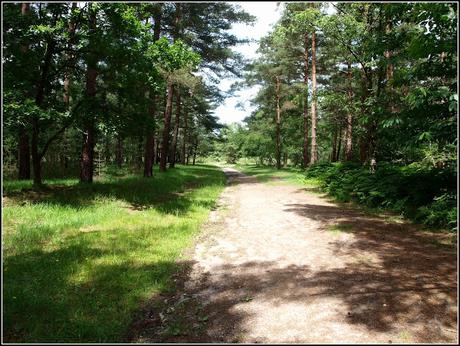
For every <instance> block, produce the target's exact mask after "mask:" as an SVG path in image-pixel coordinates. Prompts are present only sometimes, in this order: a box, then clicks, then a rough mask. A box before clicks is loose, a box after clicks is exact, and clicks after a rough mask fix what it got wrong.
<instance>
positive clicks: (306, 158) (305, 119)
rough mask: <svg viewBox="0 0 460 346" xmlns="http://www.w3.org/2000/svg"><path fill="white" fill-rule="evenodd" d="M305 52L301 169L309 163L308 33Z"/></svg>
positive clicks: (305, 36) (305, 37) (306, 34)
mask: <svg viewBox="0 0 460 346" xmlns="http://www.w3.org/2000/svg"><path fill="white" fill-rule="evenodd" d="M304 39H305V48H304V49H305V50H304V56H303V57H304V77H303V84H304V88H305V97H304V104H303V151H302V159H303V160H302V167H303V168H306V167H307V166H308V162H309V155H308V154H309V153H308V33H305V35H304Z"/></svg>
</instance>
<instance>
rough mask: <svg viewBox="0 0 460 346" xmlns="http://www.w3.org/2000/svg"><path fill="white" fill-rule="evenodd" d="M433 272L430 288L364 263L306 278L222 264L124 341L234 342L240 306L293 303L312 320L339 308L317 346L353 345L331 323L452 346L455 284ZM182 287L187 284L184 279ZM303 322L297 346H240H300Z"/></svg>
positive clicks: (241, 329)
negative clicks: (334, 303) (333, 305)
mask: <svg viewBox="0 0 460 346" xmlns="http://www.w3.org/2000/svg"><path fill="white" fill-rule="evenodd" d="M437 269H438V270H439V273H438V275H437V279H438V280H437V281H435V280H433V279H434V278H433V277H432V276H430V274H428V273H425V272H420V273H418V275H417V276H415V277H410V276H407V274H408V273H406V272H405V271H404V270H391V271H387V270H385V268H381V267H379V266H374V265H370V264H350V265H348V266H347V267H346V268H341V269H334V270H325V271H313V270H312V269H311V268H310V267H309V266H306V265H304V266H297V265H290V266H287V267H284V268H278V267H277V265H276V263H274V262H269V261H267V262H248V263H245V264H242V265H237V266H232V265H224V266H220V267H216V268H215V271H213V276H212V277H211V276H210V275H208V274H209V273H208V274H203V275H202V276H200V277H199V278H194V279H193V281H194V282H195V283H196V286H193V288H192V289H181V290H179V291H178V292H177V293H176V294H175V295H174V296H172V295H171V296H163V297H162V299H164V301H165V302H166V304H165V305H163V308H159V307H158V306H157V307H155V308H150V309H149V308H145V309H144V311H143V313H142V314H140V315H139V316H138V319H137V320H136V321H135V322H134V324H133V326H132V327H131V333H130V338H129V339H127V341H130V342H240V341H241V340H242V338H243V337H244V336H245V335H246V334H247V333H248V327H250V326H251V323H250V322H249V321H251V320H252V318H253V317H254V316H253V315H252V314H251V313H250V312H248V311H251V310H250V309H239V308H238V307H241V306H242V305H244V304H260V305H261V307H269V308H273V307H277V306H283V305H286V304H289V303H290V302H292V303H295V304H297V306H304V307H305V314H307V315H308V314H310V315H313V316H314V315H315V314H317V315H319V314H321V313H324V310H323V309H324V306H325V305H323V304H326V305H327V303H328V302H329V301H330V299H336V300H339V301H341V302H342V304H343V309H339V311H336V313H335V314H333V315H332V316H331V317H330V318H329V319H328V320H327V321H323V322H322V324H321V325H320V326H319V328H324V333H325V334H324V335H325V339H324V340H315V341H316V342H334V340H335V341H338V340H341V341H343V342H350V341H353V340H348V339H347V335H346V334H344V335H341V334H340V331H339V332H338V334H337V331H335V330H334V328H332V326H333V325H334V323H335V324H337V323H342V324H345V325H346V324H354V325H360V326H362V327H365V328H366V329H367V330H368V331H369V333H373V334H371V335H381V336H380V338H381V337H382V336H383V337H387V336H386V335H388V340H391V335H390V334H389V333H390V332H392V331H394V330H398V329H397V327H400V328H401V326H402V328H403V329H404V328H408V329H409V332H410V333H412V334H411V337H412V338H413V340H415V341H416V342H452V340H453V338H454V335H452V334H451V333H452V331H456V311H455V309H454V308H453V307H454V306H455V292H456V285H455V281H449V280H446V279H445V278H444V279H442V275H445V274H447V273H448V272H450V271H451V270H452V268H451V267H450V265H449V264H444V265H441V264H439V265H438V268H437ZM216 274H217V275H216ZM216 278H218V279H216ZM183 280H185V281H186V282H187V281H190V280H191V278H190V277H188V276H185V277H183ZM446 296H448V297H449V299H451V300H449V299H446ZM259 310H260V309H259ZM160 316H163V319H162V318H160ZM313 320H314V318H313ZM275 322H276V319H275ZM308 323H309V320H308V319H307V320H306V324H305V335H302V334H301V335H300V338H299V339H293V340H282V339H280V340H272V339H267V338H265V337H264V335H260V336H258V337H252V338H249V339H245V342H270V343H271V342H302V341H303V342H305V341H306V340H307V341H308V333H307V330H309V328H311V327H312V326H313V325H311V326H310V325H309V324H308ZM171 326H173V327H171ZM274 327H275V326H274ZM281 327H283V326H281ZM287 327H288V326H284V328H287ZM315 327H318V325H315ZM412 327H415V328H412ZM174 328H176V329H174ZM411 329H413V330H411ZM399 330H400V329H399ZM302 337H304V338H303V339H302ZM334 337H335V339H334ZM354 341H356V340H354ZM364 341H365V340H361V342H364ZM371 341H372V340H371ZM374 341H375V340H374ZM310 342H311V340H310Z"/></svg>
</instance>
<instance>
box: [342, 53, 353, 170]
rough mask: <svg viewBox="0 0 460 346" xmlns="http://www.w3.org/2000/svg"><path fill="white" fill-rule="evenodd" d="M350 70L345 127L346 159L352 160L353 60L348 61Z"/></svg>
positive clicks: (348, 74) (348, 72)
mask: <svg viewBox="0 0 460 346" xmlns="http://www.w3.org/2000/svg"><path fill="white" fill-rule="evenodd" d="M347 65H348V71H347V78H348V90H347V96H348V103H349V110H348V114H347V122H346V127H345V153H344V156H345V161H351V160H352V159H353V112H352V110H351V104H352V102H353V89H352V84H351V82H352V75H351V62H350V61H348V62H347Z"/></svg>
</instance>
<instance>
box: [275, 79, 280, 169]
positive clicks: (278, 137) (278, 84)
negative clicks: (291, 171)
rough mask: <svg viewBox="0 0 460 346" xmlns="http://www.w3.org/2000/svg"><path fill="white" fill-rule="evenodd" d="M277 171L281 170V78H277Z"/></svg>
mask: <svg viewBox="0 0 460 346" xmlns="http://www.w3.org/2000/svg"><path fill="white" fill-rule="evenodd" d="M275 79H276V89H275V90H276V94H275V98H276V118H275V123H276V135H275V136H276V138H275V141H276V169H281V109H280V87H281V81H280V77H279V76H276V77H275Z"/></svg>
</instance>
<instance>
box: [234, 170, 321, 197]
mask: <svg viewBox="0 0 460 346" xmlns="http://www.w3.org/2000/svg"><path fill="white" fill-rule="evenodd" d="M235 168H236V169H238V170H240V171H241V172H243V173H244V174H248V175H252V176H255V177H256V178H257V179H258V180H259V181H260V182H263V183H268V184H274V185H276V184H290V185H296V186H300V187H304V188H307V189H308V190H309V191H310V190H311V191H312V192H319V187H320V181H319V180H318V179H315V178H308V179H307V178H306V177H305V173H304V172H303V170H302V169H299V168H283V169H282V170H277V169H276V168H273V167H268V166H256V165H241V164H238V165H235Z"/></svg>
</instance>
